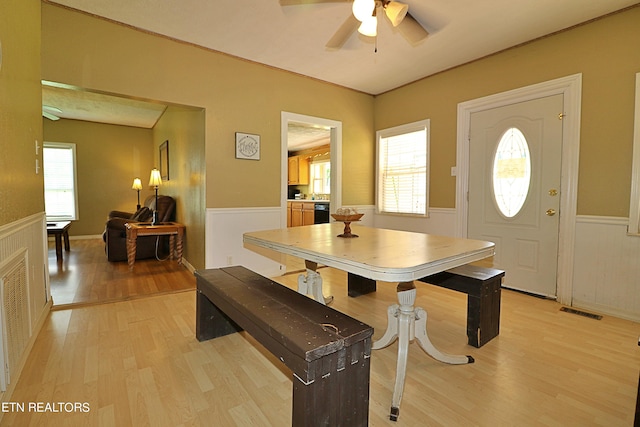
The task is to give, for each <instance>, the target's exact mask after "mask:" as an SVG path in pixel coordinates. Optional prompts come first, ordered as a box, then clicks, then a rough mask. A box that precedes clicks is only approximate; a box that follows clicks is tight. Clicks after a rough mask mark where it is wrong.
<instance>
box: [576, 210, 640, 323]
mask: <svg viewBox="0 0 640 427" xmlns="http://www.w3.org/2000/svg"><path fill="white" fill-rule="evenodd" d="M628 223H629V220H628V218H617V217H599V216H578V217H577V219H576V244H575V254H574V255H575V256H574V265H573V305H574V306H575V307H580V308H583V309H585V310H591V311H596V312H598V313H602V314H610V315H613V316H616V317H621V318H624V319H629V320H633V321H636V322H638V321H640V237H639V236H629V235H627V224H628Z"/></svg>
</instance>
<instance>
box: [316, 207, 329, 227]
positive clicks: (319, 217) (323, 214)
mask: <svg viewBox="0 0 640 427" xmlns="http://www.w3.org/2000/svg"><path fill="white" fill-rule="evenodd" d="M313 213H314V215H313V223H314V224H325V223H327V222H329V203H315V206H314V208H313Z"/></svg>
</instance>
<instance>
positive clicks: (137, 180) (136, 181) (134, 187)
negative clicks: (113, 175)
mask: <svg viewBox="0 0 640 427" xmlns="http://www.w3.org/2000/svg"><path fill="white" fill-rule="evenodd" d="M131 189H132V190H136V191H137V192H138V206H137V207H136V210H140V190H142V181H140V178H134V179H133V184H132V185H131Z"/></svg>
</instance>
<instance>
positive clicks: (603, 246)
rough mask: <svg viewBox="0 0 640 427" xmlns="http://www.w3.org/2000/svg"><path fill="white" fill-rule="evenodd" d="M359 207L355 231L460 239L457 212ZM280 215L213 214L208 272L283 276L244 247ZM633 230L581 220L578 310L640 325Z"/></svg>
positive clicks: (604, 220) (615, 221) (278, 262)
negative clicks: (231, 269)
mask: <svg viewBox="0 0 640 427" xmlns="http://www.w3.org/2000/svg"><path fill="white" fill-rule="evenodd" d="M353 207H355V208H356V209H358V211H359V212H361V213H364V214H365V215H364V216H363V218H362V221H361V222H360V223H359V224H352V228H354V227H355V228H357V227H358V225H365V226H371V227H379V228H389V229H396V230H405V231H416V232H422V233H431V234H440V235H446V236H454V235H455V234H454V233H455V218H456V211H455V209H445V208H433V209H430V212H429V217H428V218H407V217H400V216H392V215H379V214H376V213H375V208H374V207H373V206H353ZM280 213H281V210H280V208H279V207H273V208H238V209H208V210H207V232H206V235H207V242H206V251H207V253H206V266H207V268H216V267H223V266H227V265H238V264H239V265H244V266H246V267H247V268H250V269H252V270H254V271H257V272H259V273H261V274H263V275H265V276H268V277H274V276H277V275H280V274H282V273H283V272H284V270H283V268H282V263H283V260H282V259H281V258H280V259H275V260H274V259H270V258H268V257H265V256H262V255H259V254H257V253H255V252H252V251H250V250H248V249H245V248H244V247H243V245H242V233H245V232H247V231H255V230H267V229H275V228H280V226H281V225H280ZM627 224H628V219H627V218H612V217H596V216H578V217H577V221H576V233H575V235H576V241H575V247H574V248H573V250H574V265H573V294H572V300H573V301H572V305H573V306H575V307H578V308H582V309H585V310H590V311H595V312H597V313H600V314H609V315H612V316H616V317H620V318H624V319H629V320H633V321H640V236H629V235H627ZM355 228H354V229H355ZM274 258H277V257H274Z"/></svg>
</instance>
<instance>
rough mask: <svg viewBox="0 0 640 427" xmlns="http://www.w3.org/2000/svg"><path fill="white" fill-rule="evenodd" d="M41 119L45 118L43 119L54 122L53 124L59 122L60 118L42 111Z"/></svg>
mask: <svg viewBox="0 0 640 427" xmlns="http://www.w3.org/2000/svg"><path fill="white" fill-rule="evenodd" d="M42 117H45V118H47V119H49V120H53V121H54V122H55V121H56V120H60V117H58V116H54V115H53V114H51V113H47V112H46V111H44V110H42Z"/></svg>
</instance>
